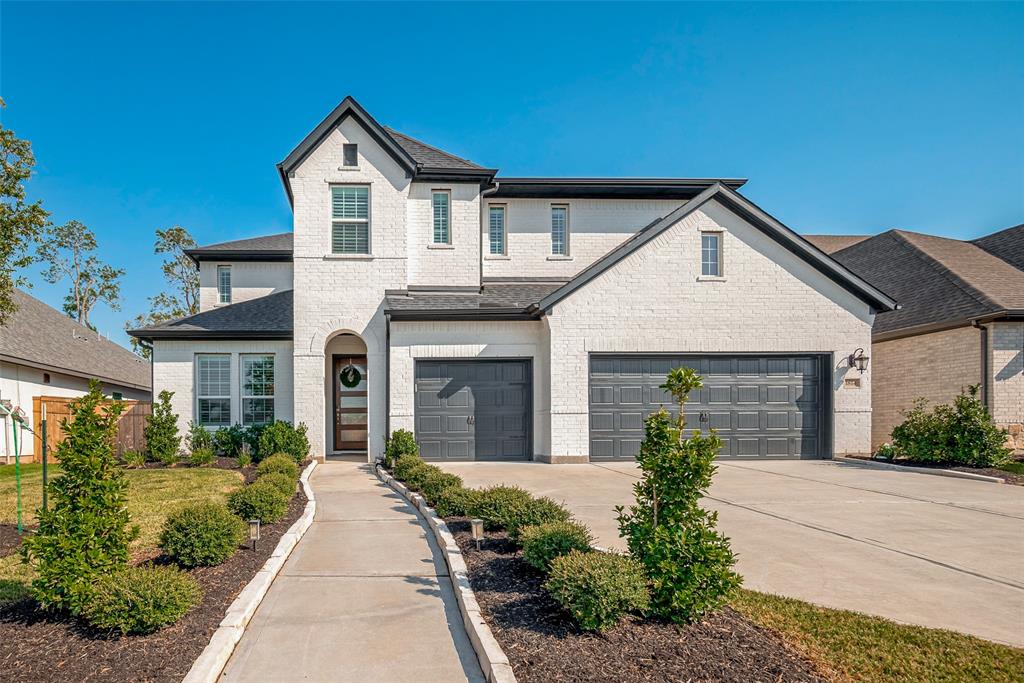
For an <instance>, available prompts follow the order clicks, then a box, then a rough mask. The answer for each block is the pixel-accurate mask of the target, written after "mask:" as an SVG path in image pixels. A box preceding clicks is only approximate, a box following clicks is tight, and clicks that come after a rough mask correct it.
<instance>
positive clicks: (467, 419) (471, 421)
mask: <svg viewBox="0 0 1024 683" xmlns="http://www.w3.org/2000/svg"><path fill="white" fill-rule="evenodd" d="M466 422H468V423H469V424H473V423H474V422H476V418H475V417H474V416H472V415H470V416H469V417H467V418H466Z"/></svg>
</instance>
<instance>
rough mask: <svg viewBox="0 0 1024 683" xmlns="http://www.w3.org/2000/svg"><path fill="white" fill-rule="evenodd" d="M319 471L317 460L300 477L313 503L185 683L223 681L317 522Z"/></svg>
mask: <svg viewBox="0 0 1024 683" xmlns="http://www.w3.org/2000/svg"><path fill="white" fill-rule="evenodd" d="M315 468H316V460H314V461H313V462H311V463H309V465H307V466H306V469H304V470H303V471H302V476H301V477H299V482H300V483H301V484H302V490H303V492H304V493H305V494H306V498H307V500H308V501H309V502H307V503H306V509H305V510H303V511H302V515H301V516H300V517H299V518H298V519H297V520H295V523H294V524H292V526H291V528H290V529H288V531H287V532H285V534H284V535H283V536H281V539H280V540H279V541H278V542H277V547H276V548H274V552H273V554H272V555H271V556H270V557H269V558H268V559H267V561H266V562H265V563H264V564H263V567H262V568H261V569H260V570H259V571H258V572H256V576H254V577H253V578H252V580H251V581H250V582H249V583H248V584H246V586H245V588H243V589H242V592H241V593H239V594H238V597H237V598H235V601H234V602H232V603H231V606H230V607H229V608H228V611H227V614H226V615H225V616H224V619H223V620H222V621H221V622H220V626H219V627H218V628H217V630H216V631H214V633H213V637H212V638H210V642H209V643H208V644H207V645H206V648H204V649H203V652H202V654H200V655H199V658H198V659H196V661H195V662H193V663H192V668H191V669H189V671H188V674H187V675H186V676H185V678H184V680H183V681H182V683H214V681H216V680H217V679H219V678H220V674H221V671H223V669H224V667H225V666H226V665H227V663H228V659H230V658H231V653H232V652H234V651H235V646H236V645H237V644H238V641H239V640H241V639H242V633H244V632H245V627H246V626H247V625H248V624H249V621H250V620H251V619H252V616H253V614H255V613H256V608H257V607H259V606H260V603H261V602H263V598H264V597H266V595H267V591H268V590H270V584H272V583H273V582H274V579H275V578H276V577H277V575H278V573H279V572H280V571H281V567H283V566H284V563H285V560H287V559H288V556H289V555H291V552H292V550H294V549H295V546H296V545H297V544H298V542H299V539H301V538H302V536H303V534H305V533H306V530H307V529H309V527H310V525H311V524H312V523H313V516H314V515H315V514H316V500H315V499H314V496H313V489H311V488H310V486H309V475H311V474H312V473H313V470H314V469H315Z"/></svg>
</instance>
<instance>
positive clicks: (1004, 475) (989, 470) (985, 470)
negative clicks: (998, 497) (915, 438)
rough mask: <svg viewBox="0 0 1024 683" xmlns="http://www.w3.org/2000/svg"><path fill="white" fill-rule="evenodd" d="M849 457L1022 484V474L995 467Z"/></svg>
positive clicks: (1023, 480) (1023, 479) (857, 457)
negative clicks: (965, 473)
mask: <svg viewBox="0 0 1024 683" xmlns="http://www.w3.org/2000/svg"><path fill="white" fill-rule="evenodd" d="M849 457H851V458H855V459H857V460H871V461H873V462H882V463H886V464H888V465H899V466H900V467H920V468H922V469H928V470H954V471H956V472H968V473H970V474H981V475H984V476H986V477H998V478H999V479H1003V480H1005V481H1006V483H1007V484H1016V485H1017V486H1024V474H1017V473H1015V472H1007V471H1006V470H1001V469H999V468H997V467H966V466H964V465H936V464H933V463H927V462H909V461H906V460H878V459H876V458H868V457H866V456H862V455H851V456H849ZM1016 461H1017V462H1024V460H1021V459H1019V458H1018V459H1016Z"/></svg>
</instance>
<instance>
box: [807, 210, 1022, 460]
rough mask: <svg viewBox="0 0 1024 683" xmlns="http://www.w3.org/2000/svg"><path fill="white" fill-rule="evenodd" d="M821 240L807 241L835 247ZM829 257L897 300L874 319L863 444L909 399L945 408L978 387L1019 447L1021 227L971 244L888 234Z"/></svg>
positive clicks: (884, 434)
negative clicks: (867, 434) (870, 387)
mask: <svg viewBox="0 0 1024 683" xmlns="http://www.w3.org/2000/svg"><path fill="white" fill-rule="evenodd" d="M823 238H824V236H808V239H809V240H810V241H812V242H814V243H816V244H818V246H820V247H822V248H823V249H827V248H828V246H829V245H830V244H831V243H833V242H834V241H835V237H834V236H833V237H828V238H827V240H825V241H823ZM832 255H833V257H834V258H835V259H836V260H838V261H839V262H841V263H843V264H844V265H846V266H847V267H848V268H850V270H852V271H854V272H856V273H857V274H859V275H860V276H861V277H864V278H867V279H868V280H870V281H871V282H872V283H874V284H875V285H877V286H878V287H879V289H881V290H882V291H884V292H885V293H886V294H889V295H890V296H893V297H895V298H896V299H897V300H898V301H899V302H900V310H897V311H889V312H885V313H880V314H879V315H878V318H877V319H876V320H875V328H874V334H873V341H872V349H871V365H872V367H873V369H874V373H873V376H874V386H873V389H874V392H873V406H874V410H873V414H872V421H871V423H872V429H871V432H872V434H871V445H872V447H874V448H877V447H878V446H879V445H880V444H882V443H885V442H886V441H888V440H889V438H890V433H891V431H892V428H893V427H895V426H896V425H897V424H899V423H900V422H902V421H903V416H902V411H904V410H907V409H908V408H910V407H911V406H912V404H913V402H914V399H916V398H918V397H923V398H926V399H928V400H929V401H930V402H932V403H949V402H951V401H952V400H953V398H954V397H955V396H956V395H957V394H958V393H959V392H960V391H961V390H962V389H964V388H965V387H967V386H969V385H973V384H978V385H980V386H981V395H982V398H983V400H984V401H985V403H986V404H987V405H988V407H989V410H990V411H991V413H992V416H993V418H994V420H995V421H996V423H997V424H999V425H1001V426H1003V427H1006V428H1007V429H1008V430H1009V432H1010V441H1011V443H1012V445H1014V446H1015V447H1017V448H1024V426H1022V425H1024V270H1022V269H1024V225H1018V226H1016V227H1013V228H1008V229H1007V230H1003V231H1000V232H997V233H994V234H992V235H988V236H986V237H982V238H979V239H976V240H974V241H972V242H966V241H960V240H954V239H947V238H943V237H934V236H931V235H922V234H920V233H915V232H907V231H905V230H890V231H888V232H884V233H882V234H880V235H876V236H874V237H871V238H869V239H864V238H858V239H857V241H856V242H855V243H854V244H852V245H850V246H846V247H845V248H840V249H838V250H837V251H835V252H834V253H833V254H832Z"/></svg>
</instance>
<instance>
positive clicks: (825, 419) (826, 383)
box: [587, 351, 835, 461]
mask: <svg viewBox="0 0 1024 683" xmlns="http://www.w3.org/2000/svg"><path fill="white" fill-rule="evenodd" d="M625 356H638V357H649V358H671V357H674V356H694V357H707V358H715V357H719V358H721V357H727V358H736V357H754V358H780V357H782V358H791V357H793V356H809V357H813V358H816V359H817V360H818V373H819V382H820V386H821V389H822V391H821V393H822V396H821V401H820V405H821V413H822V415H821V441H822V444H823V445H824V450H823V451H822V455H821V458H820V459H822V460H831V459H833V458H834V456H835V442H834V440H833V434H834V428H835V410H834V402H835V388H834V381H835V380H834V372H833V368H834V367H835V364H834V357H835V353H834V352H832V351H714V352H704V351H591V352H590V353H588V354H587V451H588V458H590V459H591V460H593V458H592V456H591V455H590V453H589V451H590V449H591V443H592V435H591V424H590V416H591V414H592V411H593V401H594V395H593V387H592V381H593V372H592V370H591V368H592V367H593V360H594V358H620V357H625ZM727 459H728V460H729V461H732V460H793V459H794V458H791V457H788V456H763V455H761V456H743V455H730V456H728V458H727Z"/></svg>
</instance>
